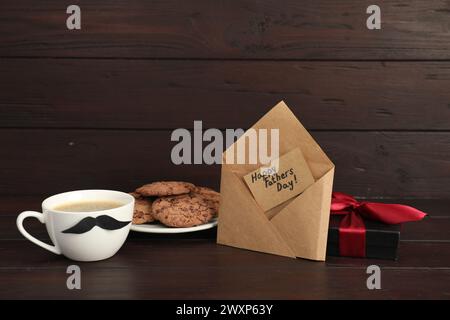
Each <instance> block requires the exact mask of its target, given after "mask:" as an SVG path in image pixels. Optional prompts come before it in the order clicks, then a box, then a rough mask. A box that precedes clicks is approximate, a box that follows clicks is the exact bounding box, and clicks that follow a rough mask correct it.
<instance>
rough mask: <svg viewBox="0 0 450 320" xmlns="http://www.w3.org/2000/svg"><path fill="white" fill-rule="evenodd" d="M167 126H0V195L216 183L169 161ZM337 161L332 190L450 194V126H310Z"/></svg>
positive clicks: (201, 168) (215, 173) (213, 171)
mask: <svg viewBox="0 0 450 320" xmlns="http://www.w3.org/2000/svg"><path fill="white" fill-rule="evenodd" d="M170 135H171V132H170V131H141V130H140V131H129V130H125V131H123V130H122V131H121V130H45V129H44V130H41V129H2V131H1V134H0V145H2V148H1V149H0V158H1V159H2V167H1V174H2V184H0V194H3V195H29V194H34V195H51V194H54V193H59V192H63V191H67V190H76V189H85V188H106V189H117V190H123V191H130V190H134V188H136V187H138V186H140V185H142V184H144V183H147V182H151V181H159V180H186V181H190V182H193V183H195V184H198V185H205V186H210V187H213V188H216V189H217V188H218V186H219V182H220V166H219V165H212V166H207V165H178V166H177V165H174V164H173V163H172V162H171V158H170V155H171V148H172V147H173V146H174V145H175V144H176V143H175V142H171V141H170ZM313 136H314V138H316V140H317V141H318V143H319V145H320V146H321V147H322V148H323V149H324V151H325V152H326V153H327V154H328V155H329V157H330V158H331V159H332V160H333V162H334V163H335V165H336V175H335V180H334V190H336V191H342V192H347V193H350V194H354V195H356V196H360V197H366V198H367V197H369V198H370V197H379V196H382V197H384V198H386V197H391V198H392V197H424V198H439V197H441V198H448V197H449V196H450V193H449V192H450V190H449V188H444V187H443V186H447V185H449V184H450V180H449V179H450V175H449V168H450V143H449V140H450V133H448V132H434V133H430V132H390V133H389V132H358V133H357V134H355V133H354V132H314V133H313Z"/></svg>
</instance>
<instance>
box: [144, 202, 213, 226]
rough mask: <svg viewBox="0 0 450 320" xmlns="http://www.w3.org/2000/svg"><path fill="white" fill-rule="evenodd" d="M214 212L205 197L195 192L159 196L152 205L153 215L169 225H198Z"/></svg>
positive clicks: (205, 221) (207, 219) (210, 217)
mask: <svg viewBox="0 0 450 320" xmlns="http://www.w3.org/2000/svg"><path fill="white" fill-rule="evenodd" d="M214 213H215V212H214V210H213V209H212V208H211V207H210V205H209V204H208V202H207V201H206V200H205V198H203V197H201V196H199V195H195V194H184V195H178V196H169V197H163V198H159V199H157V200H156V201H155V202H153V205H152V214H153V217H154V218H155V219H157V220H159V221H160V222H161V223H163V224H165V225H166V226H169V227H178V228H187V227H194V226H198V225H200V224H204V223H207V222H208V221H210V220H211V219H212V218H213V217H214Z"/></svg>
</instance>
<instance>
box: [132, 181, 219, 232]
mask: <svg viewBox="0 0 450 320" xmlns="http://www.w3.org/2000/svg"><path fill="white" fill-rule="evenodd" d="M131 195H133V196H134V198H135V199H136V201H135V205H134V215H133V224H144V223H151V222H155V221H159V222H161V223H162V224H164V225H166V226H169V227H177V228H187V227H193V226H198V225H201V224H204V223H207V222H209V221H210V220H211V219H213V218H214V217H216V216H217V214H218V211H219V201H220V194H219V193H218V192H216V191H214V190H212V189H210V188H207V187H198V186H195V185H193V184H192V183H189V182H182V181H158V182H153V183H149V184H146V185H143V186H142V187H140V188H137V189H136V190H135V191H134V192H132V193H131Z"/></svg>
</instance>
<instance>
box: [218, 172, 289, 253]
mask: <svg viewBox="0 0 450 320" xmlns="http://www.w3.org/2000/svg"><path fill="white" fill-rule="evenodd" d="M220 195H221V200H220V209H219V224H218V230H217V242H218V243H221V244H226V245H230V246H234V247H238V248H244V249H249V250H255V251H261V252H267V253H273V254H277V255H282V256H287V257H293V258H295V254H294V252H293V251H292V249H291V248H290V247H289V246H288V245H287V244H286V242H285V241H284V239H283V237H282V236H281V235H280V234H279V232H278V230H277V229H276V228H275V227H274V226H273V225H272V224H271V222H270V221H269V220H268V219H267V217H266V216H265V214H264V212H263V211H262V209H261V208H260V207H259V206H258V205H257V204H256V202H255V200H254V199H253V197H252V195H251V194H250V191H249V190H248V189H247V187H246V186H245V184H244V182H243V181H242V180H241V179H240V178H239V177H238V176H236V174H235V173H233V172H232V171H231V170H228V169H227V168H226V167H225V166H222V180H221V187H220ZM222 212H223V213H225V212H226V214H222Z"/></svg>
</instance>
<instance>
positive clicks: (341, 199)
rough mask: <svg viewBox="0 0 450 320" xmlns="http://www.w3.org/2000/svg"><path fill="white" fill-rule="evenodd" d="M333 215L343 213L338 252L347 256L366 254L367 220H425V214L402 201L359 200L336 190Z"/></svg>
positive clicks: (395, 222) (398, 221)
mask: <svg viewBox="0 0 450 320" xmlns="http://www.w3.org/2000/svg"><path fill="white" fill-rule="evenodd" d="M331 214H339V215H344V218H343V219H342V221H341V223H340V225H339V254H340V255H341V256H347V257H365V256H366V227H365V225H364V220H363V218H365V219H370V220H375V221H379V222H382V223H386V224H398V223H403V222H408V221H418V220H422V219H423V218H424V217H425V216H426V213H424V212H422V211H420V210H417V209H415V208H413V207H409V206H405V205H402V204H386V203H376V202H366V201H361V202H359V201H357V200H356V199H355V198H353V197H352V196H350V195H348V194H345V193H341V192H333V194H332V199H331Z"/></svg>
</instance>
